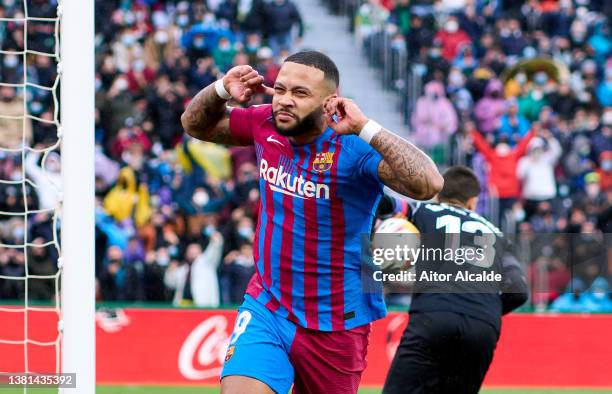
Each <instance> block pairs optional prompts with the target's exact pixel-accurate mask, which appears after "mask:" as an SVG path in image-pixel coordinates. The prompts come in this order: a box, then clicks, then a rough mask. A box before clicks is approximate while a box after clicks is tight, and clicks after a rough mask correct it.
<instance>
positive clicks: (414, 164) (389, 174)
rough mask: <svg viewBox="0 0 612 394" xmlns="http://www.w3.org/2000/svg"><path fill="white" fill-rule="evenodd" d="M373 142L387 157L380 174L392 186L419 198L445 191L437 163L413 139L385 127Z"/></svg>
mask: <svg viewBox="0 0 612 394" xmlns="http://www.w3.org/2000/svg"><path fill="white" fill-rule="evenodd" d="M370 145H371V146H372V147H373V148H374V149H376V150H377V151H378V153H380V155H381V156H382V157H383V160H382V161H381V162H380V164H379V165H378V176H380V179H381V180H382V181H383V183H384V184H385V185H387V186H388V187H390V188H391V189H393V190H395V191H396V192H398V193H401V194H403V195H405V196H408V197H411V198H414V199H417V200H428V199H430V198H432V197H433V196H435V195H436V194H438V193H439V192H440V190H442V185H443V184H444V180H443V179H442V175H440V173H439V172H438V169H437V167H436V165H435V164H434V162H433V161H432V160H431V159H430V158H429V156H427V155H426V154H425V153H423V152H422V151H421V150H420V149H419V148H417V147H416V146H414V145H413V144H411V143H410V142H408V141H406V140H405V139H403V138H401V137H399V136H397V135H395V134H393V133H391V132H389V131H387V130H385V129H383V130H381V131H380V132H379V133H378V134H376V135H375V136H374V138H372V141H370Z"/></svg>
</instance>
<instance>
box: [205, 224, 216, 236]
mask: <svg viewBox="0 0 612 394" xmlns="http://www.w3.org/2000/svg"><path fill="white" fill-rule="evenodd" d="M215 231H217V229H216V228H215V226H213V225H212V224H209V225H208V226H206V228H205V229H204V235H206V236H207V237H210V236H211V235H212V234H213V233H214V232H215Z"/></svg>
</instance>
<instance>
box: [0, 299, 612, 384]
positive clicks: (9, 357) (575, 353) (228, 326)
mask: <svg viewBox="0 0 612 394" xmlns="http://www.w3.org/2000/svg"><path fill="white" fill-rule="evenodd" d="M0 316H1V320H2V324H1V326H0V327H1V328H0V354H2V355H3V357H1V358H0V370H2V371H23V368H24V357H25V352H24V345H23V344H21V343H20V340H22V339H23V338H24V334H25V329H24V315H23V314H22V313H7V312H0ZM234 318H235V312H234V311H225V310H195V309H193V310H179V309H134V308H126V309H116V310H113V313H110V314H109V313H107V312H104V311H100V312H98V313H97V318H96V320H97V324H96V326H97V329H96V330H97V331H96V341H97V344H96V348H97V358H96V360H97V361H96V363H97V365H96V370H97V380H98V382H99V383H102V384H111V383H112V384H125V383H135V384H170V385H171V384H215V383H217V381H218V376H219V372H220V370H221V365H222V362H223V359H224V357H225V349H226V346H227V342H228V340H229V336H230V334H231V330H232V327H233V323H234ZM27 320H28V338H30V339H34V340H35V341H38V342H44V341H49V342H51V341H53V340H54V339H55V335H56V334H57V329H56V317H55V315H54V314H53V313H48V312H29V316H28V319H27ZM407 321H408V318H407V316H406V314H404V313H390V314H389V315H388V316H387V317H386V318H385V319H382V320H380V321H377V322H376V323H374V325H373V329H372V334H371V337H370V347H369V352H368V360H369V365H368V368H367V370H366V371H365V373H364V376H363V379H362V383H363V384H364V385H381V384H382V383H383V381H384V378H385V375H386V372H387V368H388V366H389V361H390V360H391V358H392V357H393V353H394V352H395V347H396V346H397V343H398V342H399V339H400V337H401V334H402V332H403V329H404V327H405V325H406V323H407ZM610 332H612V315H591V316H589V315H556V316H555V315H535V314H516V315H511V316H508V317H506V318H505V319H504V325H503V329H502V335H501V338H500V342H499V344H498V347H497V352H496V354H495V358H494V360H493V364H492V366H491V369H490V370H489V373H488V375H487V378H486V381H485V385H488V386H498V387H499V386H508V387H525V386H532V387H537V386H543V387H600V388H603V387H605V388H612V374H610V373H609V366H610V365H612V342H611V341H610V340H609V335H610ZM3 340H4V341H3ZM6 340H9V341H10V342H11V343H5V342H6ZM54 363H55V347H53V346H40V345H37V344H30V345H29V346H28V365H29V366H30V368H29V369H30V370H32V371H36V372H43V371H53V370H54V368H55V364H54Z"/></svg>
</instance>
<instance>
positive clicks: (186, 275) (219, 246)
mask: <svg viewBox="0 0 612 394" xmlns="http://www.w3.org/2000/svg"><path fill="white" fill-rule="evenodd" d="M222 252H223V237H222V236H221V234H220V233H219V232H217V231H216V230H214V229H213V230H211V233H210V235H209V242H208V246H207V247H206V249H205V250H204V251H202V247H201V246H200V245H199V244H197V243H192V244H190V245H188V246H187V250H186V252H185V261H184V262H183V264H180V265H179V264H178V263H177V262H172V263H170V264H169V265H168V269H167V270H166V273H165V277H164V283H165V284H166V286H168V287H169V288H170V289H173V290H174V297H173V300H172V302H173V304H174V305H176V306H185V305H192V304H193V305H197V306H202V307H212V308H216V307H218V306H219V303H220V301H219V279H218V277H217V267H218V266H219V263H220V262H221V257H222Z"/></svg>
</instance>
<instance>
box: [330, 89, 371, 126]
mask: <svg viewBox="0 0 612 394" xmlns="http://www.w3.org/2000/svg"><path fill="white" fill-rule="evenodd" d="M325 114H326V116H327V124H328V125H329V127H331V128H332V130H334V131H335V132H336V133H338V134H359V132H360V131H361V130H362V129H363V127H364V126H365V124H366V123H367V122H368V118H367V117H366V116H365V115H364V114H363V112H361V110H360V109H359V107H358V106H357V104H355V102H354V101H353V100H351V99H348V98H344V97H332V98H330V99H329V100H328V101H327V102H326V103H325ZM333 115H336V120H335V121H334V119H333V118H332V116H333Z"/></svg>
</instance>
